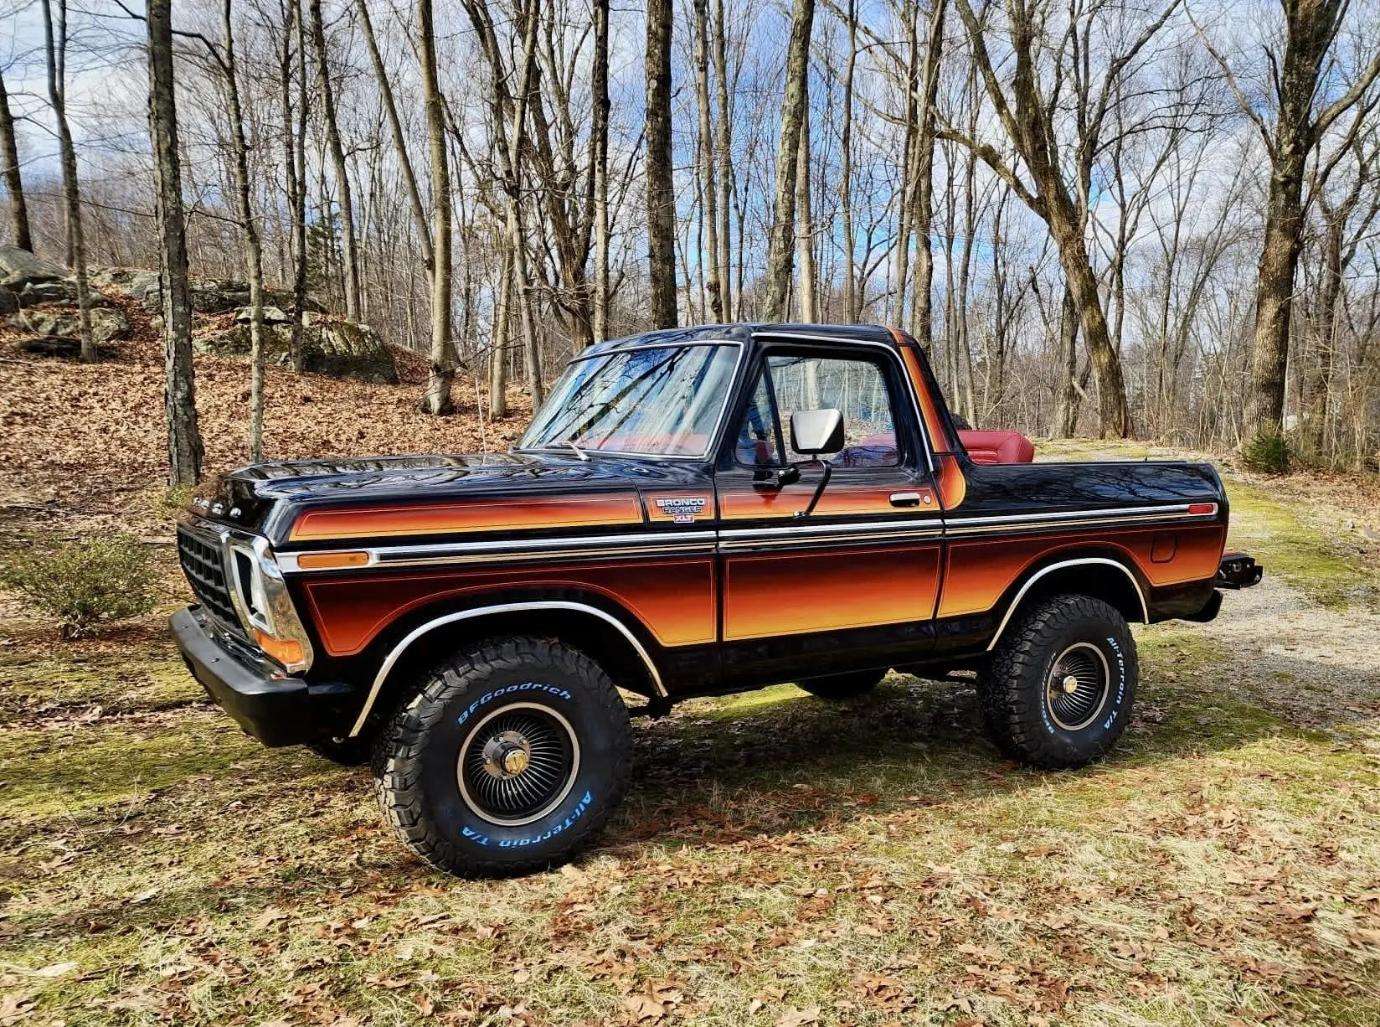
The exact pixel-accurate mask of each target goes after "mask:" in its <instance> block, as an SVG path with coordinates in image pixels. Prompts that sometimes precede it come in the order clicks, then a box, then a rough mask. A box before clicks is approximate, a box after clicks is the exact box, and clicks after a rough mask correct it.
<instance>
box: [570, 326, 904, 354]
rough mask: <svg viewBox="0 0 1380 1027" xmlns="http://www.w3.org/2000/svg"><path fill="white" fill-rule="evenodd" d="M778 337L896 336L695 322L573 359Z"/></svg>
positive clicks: (861, 339) (874, 329)
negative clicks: (679, 345) (678, 346)
mask: <svg viewBox="0 0 1380 1027" xmlns="http://www.w3.org/2000/svg"><path fill="white" fill-rule="evenodd" d="M768 336H770V337H773V338H780V337H783V336H800V337H802V338H808V339H812V340H817V341H826V342H830V343H838V344H841V345H847V344H848V343H850V342H856V343H867V344H870V345H874V346H875V345H876V344H877V343H879V342H880V343H882V344H884V345H888V346H895V345H896V339H895V337H894V336H893V335H892V334H891V330H890V329H888V328H885V327H883V326H882V325H833V324H753V323H746V322H745V323H740V324H720V325H696V326H695V327H693V328H662V329H659V330H657V331H652V332H642V333H641V334H639V335H628V336H625V337H623V338H621V339H609V340H607V341H605V342H601V343H596V344H595V345H593V346H590V347H589V348H588V349H585V350H583V351H582V352H580V353H579V354H578V355H577V357H576V359H580V358H582V357H590V356H597V355H598V354H600V353H607V352H609V351H611V350H620V349H639V348H642V347H646V346H666V345H675V344H676V343H692V342H714V341H717V340H723V341H726V342H751V341H752V340H753V339H755V338H762V337H768Z"/></svg>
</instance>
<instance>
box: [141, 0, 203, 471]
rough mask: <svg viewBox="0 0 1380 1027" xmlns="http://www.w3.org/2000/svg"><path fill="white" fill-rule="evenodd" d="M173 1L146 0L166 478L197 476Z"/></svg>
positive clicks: (197, 441) (198, 457) (198, 437)
mask: <svg viewBox="0 0 1380 1027" xmlns="http://www.w3.org/2000/svg"><path fill="white" fill-rule="evenodd" d="M171 8H172V0H149V3H148V15H147V21H148V53H149V137H150V139H151V140H152V141H153V157H154V161H153V171H154V179H155V181H156V183H157V189H158V192H157V196H156V202H155V205H154V206H155V211H156V213H157V217H158V236H159V242H160V246H159V250H158V258H159V260H158V264H159V269H160V271H161V272H162V274H161V279H162V281H161V285H162V298H163V355H164V392H163V402H164V410H165V412H166V415H167V419H168V482H169V484H171V485H195V484H196V483H197V482H198V481H200V480H201V460H202V446H201V431H200V429H199V428H198V425H197V413H196V380H195V377H194V371H193V368H192V333H191V313H192V311H191V300H190V297H189V296H188V290H187V226H186V220H185V218H184V216H183V211H182V162H181V158H180V157H179V155H178V149H177V101H176V95H175V91H174V88H173V48H172V10H171Z"/></svg>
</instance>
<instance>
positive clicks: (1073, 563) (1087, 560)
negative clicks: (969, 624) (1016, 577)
mask: <svg viewBox="0 0 1380 1027" xmlns="http://www.w3.org/2000/svg"><path fill="white" fill-rule="evenodd" d="M1090 564H1105V565H1107V566H1109V567H1115V568H1116V569H1117V570H1119V571H1121V573H1122V574H1124V575H1126V577H1127V578H1128V579H1130V582H1131V587H1132V588H1134V589H1135V590H1136V597H1137V598H1138V599H1139V600H1140V615H1141V623H1143V624H1149V623H1150V607H1149V604H1147V603H1146V601H1145V593H1144V592H1143V591H1142V590H1141V587H1140V582H1139V581H1137V580H1136V576H1135V575H1134V574H1132V573H1131V569H1130V568H1129V567H1127V566H1126V565H1125V564H1124V563H1122V562H1121V561H1120V560H1113V559H1111V558H1110V557H1107V556H1083V557H1079V558H1078V559H1076V560H1061V561H1059V562H1058V563H1052V564H1050V565H1049V566H1048V567H1042V568H1040V570H1038V571H1036V572H1035V573H1034V574H1032V575H1031V576H1030V578H1029V579H1028V580H1027V581H1026V583H1025V584H1024V585H1022V586H1021V590H1020V591H1019V592H1017V593H1016V597H1015V598H1014V599H1012V600H1011V605H1010V606H1008V607H1007V608H1006V613H1005V615H1003V616H1002V619H1001V623H1000V624H998V625H997V633H996V634H995V635H993V636H992V641H991V642H989V643H988V644H987V651H988V652H989V653H990V652H991V651H992V650H993V649H995V648H996V647H997V642H999V641H1000V640H1001V636H1002V632H1003V631H1005V630H1006V625H1007V624H1009V623H1010V622H1011V618H1012V616H1013V615H1014V614H1015V612H1016V610H1017V608H1018V607H1019V606H1020V605H1021V600H1022V599H1024V598H1025V595H1026V593H1027V592H1029V591H1030V589H1031V587H1032V586H1034V584H1035V582H1037V581H1039V580H1040V579H1041V578H1043V577H1044V576H1045V575H1046V574H1052V573H1053V572H1054V571H1057V570H1062V569H1063V568H1065V567H1082V566H1088V565H1090Z"/></svg>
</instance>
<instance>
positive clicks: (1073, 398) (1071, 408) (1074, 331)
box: [1054, 285, 1078, 439]
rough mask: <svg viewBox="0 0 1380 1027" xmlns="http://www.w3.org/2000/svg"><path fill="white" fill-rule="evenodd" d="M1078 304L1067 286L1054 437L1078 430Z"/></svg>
mask: <svg viewBox="0 0 1380 1027" xmlns="http://www.w3.org/2000/svg"><path fill="white" fill-rule="evenodd" d="M1077 374H1078V303H1077V301H1076V300H1074V298H1073V290H1072V289H1070V288H1069V287H1068V286H1067V285H1066V286H1064V300H1063V303H1062V304H1061V305H1060V308H1059V388H1058V393H1057V394H1056V401H1055V406H1054V434H1055V436H1056V437H1058V438H1061V439H1069V438H1072V437H1073V433H1074V431H1076V430H1077V428H1078V388H1077V384H1076V377H1077Z"/></svg>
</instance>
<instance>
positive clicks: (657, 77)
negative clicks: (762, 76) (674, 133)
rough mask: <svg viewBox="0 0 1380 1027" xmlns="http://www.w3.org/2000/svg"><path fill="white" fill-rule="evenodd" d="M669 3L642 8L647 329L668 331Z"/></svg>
mask: <svg viewBox="0 0 1380 1027" xmlns="http://www.w3.org/2000/svg"><path fill="white" fill-rule="evenodd" d="M673 16H674V12H673V9H672V6H671V0H648V3H647V57H646V69H645V70H646V78H647V129H646V135H647V262H648V283H649V285H650V289H651V305H652V309H651V315H652V324H653V326H655V327H657V328H674V327H675V326H676V324H677V320H678V316H677V312H676V234H675V233H676V225H675V216H676V190H675V181H674V178H673V169H672V165H671V23H672V19H673Z"/></svg>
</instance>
